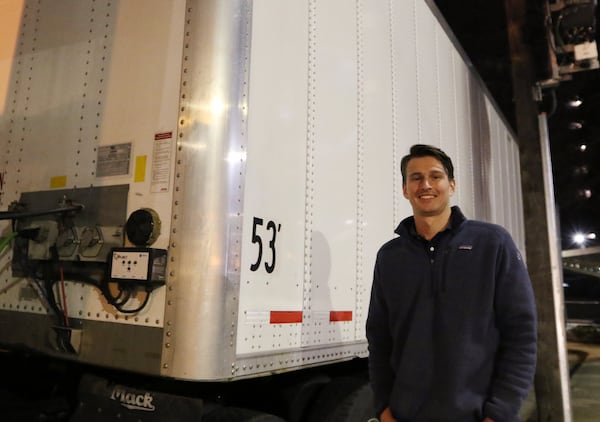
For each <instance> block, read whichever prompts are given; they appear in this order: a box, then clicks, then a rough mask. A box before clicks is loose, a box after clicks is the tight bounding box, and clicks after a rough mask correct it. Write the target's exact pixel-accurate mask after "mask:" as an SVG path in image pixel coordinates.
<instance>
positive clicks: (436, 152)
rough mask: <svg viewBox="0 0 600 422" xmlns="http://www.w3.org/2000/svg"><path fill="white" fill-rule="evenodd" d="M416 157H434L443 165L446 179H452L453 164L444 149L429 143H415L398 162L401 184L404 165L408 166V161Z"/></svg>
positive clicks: (403, 181) (404, 170)
mask: <svg viewBox="0 0 600 422" xmlns="http://www.w3.org/2000/svg"><path fill="white" fill-rule="evenodd" d="M417 157H433V158H436V159H437V160H439V162H440V163H442V165H443V166H444V170H446V174H447V175H448V179H450V180H454V166H453V165H452V160H451V159H450V157H448V155H446V153H445V152H444V151H442V150H441V149H439V148H437V147H434V146H431V145H423V144H416V145H413V146H412V147H410V153H409V154H408V155H405V156H404V157H402V161H401V162H400V171H401V172H402V184H405V183H406V166H408V162H409V161H410V160H412V159H413V158H417Z"/></svg>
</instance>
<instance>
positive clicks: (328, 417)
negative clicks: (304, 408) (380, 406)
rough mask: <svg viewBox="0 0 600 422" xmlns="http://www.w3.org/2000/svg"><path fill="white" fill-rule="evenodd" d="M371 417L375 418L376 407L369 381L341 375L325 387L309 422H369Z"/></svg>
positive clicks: (310, 415) (311, 412)
mask: <svg viewBox="0 0 600 422" xmlns="http://www.w3.org/2000/svg"><path fill="white" fill-rule="evenodd" d="M371 418H375V409H374V407H373V392H372V390H371V386H370V385H369V382H368V381H367V380H364V379H361V378H352V377H339V378H334V379H333V380H332V381H331V382H329V383H328V384H327V385H326V386H325V387H323V390H322V391H321V392H320V393H319V396H318V397H317V400H316V401H315V403H314V405H313V407H312V409H311V410H310V412H309V416H308V419H307V422H322V421H327V422H367V421H368V420H369V419H371Z"/></svg>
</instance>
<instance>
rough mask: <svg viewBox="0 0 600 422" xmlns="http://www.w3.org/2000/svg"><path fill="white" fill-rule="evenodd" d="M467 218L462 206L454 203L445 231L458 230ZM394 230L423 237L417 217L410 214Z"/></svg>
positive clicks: (404, 234)
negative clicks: (419, 232) (417, 226)
mask: <svg viewBox="0 0 600 422" xmlns="http://www.w3.org/2000/svg"><path fill="white" fill-rule="evenodd" d="M466 219H467V218H466V217H465V216H464V214H463V213H462V211H461V210H460V208H459V207H458V206H457V205H454V206H453V207H452V208H451V213H450V221H448V225H447V226H446V228H445V229H444V231H445V230H450V231H455V230H458V229H459V228H460V226H461V225H462V223H463V222H464V221H465V220H466ZM394 232H395V233H396V234H398V235H400V236H406V235H411V236H414V237H418V238H422V237H421V236H420V235H419V234H418V233H417V228H416V226H415V217H414V216H410V217H407V218H405V219H404V220H402V221H401V222H400V224H398V227H396V230H395V231H394ZM440 233H441V232H440ZM434 237H435V236H434Z"/></svg>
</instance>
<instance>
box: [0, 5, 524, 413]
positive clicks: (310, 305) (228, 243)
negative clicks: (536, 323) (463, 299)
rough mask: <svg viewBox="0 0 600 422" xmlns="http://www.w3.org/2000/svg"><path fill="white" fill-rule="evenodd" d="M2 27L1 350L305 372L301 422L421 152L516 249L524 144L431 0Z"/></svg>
mask: <svg viewBox="0 0 600 422" xmlns="http://www.w3.org/2000/svg"><path fill="white" fill-rule="evenodd" d="M0 28H1V36H0V151H2V153H1V159H0V177H1V179H0V182H1V183H0V208H1V209H2V210H3V211H2V213H1V214H0V215H1V219H2V220H1V221H0V224H1V226H0V230H1V237H2V241H1V242H0V247H1V248H2V250H1V252H0V344H1V345H2V347H3V348H5V349H10V350H13V349H14V350H17V349H19V350H21V349H26V350H31V351H36V352H41V353H42V354H44V355H48V356H51V357H56V358H61V359H65V360H68V361H76V362H81V363H84V364H90V365H91V366H92V367H99V368H113V369H115V370H119V371H124V372H126V373H131V374H137V375H151V376H159V377H160V379H166V380H178V381H193V382H194V385H200V384H202V385H206V386H207V387H206V388H207V389H208V390H210V388H217V387H216V386H215V385H218V386H224V385H227V384H235V385H243V383H236V382H234V381H237V380H240V379H254V378H257V379H261V380H262V381H263V382H264V380H266V379H268V378H275V377H278V376H280V375H276V374H279V373H289V372H292V371H293V373H292V375H290V374H287V376H288V380H289V379H292V380H293V381H291V383H292V384H294V383H295V384H296V385H303V386H306V385H310V386H313V387H314V388H304V389H303V390H302V392H301V393H300V392H298V393H297V394H295V397H296V399H297V398H298V397H300V396H301V397H302V398H303V399H302V400H303V403H301V404H298V401H299V400H298V399H297V400H296V402H297V403H296V408H295V410H294V415H290V414H287V415H280V416H282V417H284V418H287V419H289V420H309V419H310V417H309V416H306V415H309V414H311V412H313V411H315V410H314V407H315V406H316V407H319V406H325V405H324V404H323V403H324V402H326V401H327V400H324V399H323V400H318V398H319V394H324V392H325V391H326V390H327V385H328V384H327V383H328V382H336V379H337V378H336V377H335V376H334V375H333V374H332V373H330V372H328V371H329V369H330V368H333V367H335V365H336V364H339V363H340V362H346V361H355V362H357V363H358V364H357V365H356V367H358V368H360V367H361V365H362V366H364V361H365V360H366V357H367V345H366V340H365V327H364V326H365V319H366V315H367V309H368V304H369V294H370V285H371V275H372V267H373V263H374V258H375V253H376V251H377V249H378V247H379V246H380V245H381V244H382V243H383V242H385V241H387V240H388V239H390V238H391V237H392V236H393V229H394V228H395V226H396V224H397V223H398V222H399V221H400V219H401V218H403V217H404V216H406V215H408V214H410V213H411V210H410V207H409V205H408V202H407V201H406V200H405V199H404V198H403V197H402V189H401V176H400V167H399V162H400V158H401V157H402V156H403V155H404V154H406V153H407V151H408V148H409V146H410V145H412V144H414V143H427V144H433V145H437V146H440V147H442V148H443V149H444V150H445V151H446V152H448V153H449V155H450V156H451V157H453V159H454V161H455V166H456V177H457V186H458V189H457V193H456V195H455V196H454V201H455V203H456V204H458V205H460V206H461V208H462V210H463V211H464V213H465V214H466V215H467V216H469V217H471V218H476V219H483V220H488V221H493V222H496V223H499V224H502V225H504V226H505V227H506V228H507V229H508V230H509V231H510V232H511V233H512V235H513V237H514V238H515V240H516V242H517V244H518V245H519V246H520V247H521V249H524V227H523V216H522V205H521V193H520V192H521V189H520V170H519V153H518V147H517V145H516V142H515V138H514V136H513V134H512V132H511V131H510V129H509V127H508V126H507V124H506V123H505V121H504V120H503V118H502V116H501V115H500V114H499V112H498V110H497V108H496V107H495V105H494V102H493V100H492V99H491V97H490V96H489V95H488V94H487V92H486V90H485V88H484V86H483V84H482V83H481V81H480V79H479V78H478V77H477V75H476V74H475V73H474V72H473V70H472V68H471V65H470V63H469V62H468V60H467V59H466V57H465V55H464V54H463V53H462V50H461V49H460V47H459V46H458V45H457V43H456V42H455V39H454V38H453V36H452V34H451V33H450V32H449V31H448V28H447V26H446V25H445V24H444V22H443V21H442V19H441V17H440V15H439V13H438V11H437V9H436V8H435V6H434V5H433V2H432V1H424V0H407V1H389V0H355V1H348V0H253V1H251V0H187V1H185V0H122V1H118V0H59V1H56V0H4V1H2V2H0ZM315 367H317V368H320V370H319V371H318V373H319V374H320V375H319V376H322V375H323V374H326V377H325V378H319V380H320V381H318V382H315V379H316V378H315V376H308V375H306V371H305V370H306V369H307V368H315ZM358 372H360V371H359V370H357V372H356V373H355V372H352V371H350V370H348V372H347V373H345V374H344V375H346V376H348V377H354V378H355V379H357V378H356V377H358V375H359V374H358ZM312 373H314V372H311V374H312ZM300 379H303V380H304V381H302V382H300ZM307 379H308V380H309V381H306V380H307ZM329 380H331V381H329ZM215 381H219V382H218V383H213V382H215ZM338 383H339V382H338ZM343 384H344V385H346V387H347V388H349V387H348V385H352V386H353V387H352V388H354V390H353V391H354V392H356V391H360V392H364V394H363V393H361V394H360V395H359V398H357V397H356V396H355V397H354V399H353V400H354V401H355V402H361V401H362V402H366V401H368V396H369V394H368V388H365V384H366V380H365V379H363V380H362V381H361V382H357V383H355V384H353V383H352V382H344V383H343ZM354 386H355V387H354ZM133 387H135V385H134V386H133ZM209 387H210V388H209ZM332 388H333V387H332ZM118 391H122V390H118ZM118 391H117V393H114V392H113V394H112V396H113V397H112V399H114V400H116V401H119V400H120V402H122V403H125V404H127V403H126V402H127V400H125V397H129V399H130V401H133V402H135V401H136V399H135V397H137V401H138V402H139V403H138V405H140V406H141V405H142V404H143V403H146V404H147V397H146V399H144V396H143V395H141V396H134V395H130V396H127V393H123V392H121V393H118ZM298 391H300V389H298ZM265 394H267V393H266V392H265ZM269 394H274V393H273V392H270V393H269ZM209 396H210V394H207V395H206V396H205V397H200V398H203V399H205V401H206V402H207V403H208V402H209V400H208V399H207V397H209ZM313 399H314V400H313ZM144 400H146V402H144ZM336 400H337V399H336ZM336 400H333V401H334V402H336ZM329 401H330V402H331V401H332V400H329ZM340 401H341V400H340ZM304 402H306V403H304ZM311 403H312V404H311ZM335 404H336V403H333V404H332V403H329V404H327V406H334V407H335ZM129 405H130V406H129V407H132V406H131V403H129ZM311 406H312V407H313V408H311ZM134 407H135V406H134ZM138 407H139V406H138ZM141 407H144V406H141ZM146 407H147V408H146V409H142V410H140V411H144V412H146V414H147V412H148V411H149V409H148V406H146ZM207 408H210V407H207ZM138 410H139V409H138ZM130 411H132V412H134V411H136V410H135V409H134V410H130ZM352 412H355V410H353V411H352ZM352 412H349V413H352ZM205 413H206V412H205ZM367 413H368V412H367ZM355 414H356V412H355ZM298 415H305V416H302V417H300V416H298ZM355 417H356V416H355ZM315 418H316V416H315ZM331 420H333V419H331ZM340 420H351V419H340Z"/></svg>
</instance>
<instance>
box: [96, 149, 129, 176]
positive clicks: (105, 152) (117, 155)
mask: <svg viewBox="0 0 600 422" xmlns="http://www.w3.org/2000/svg"><path fill="white" fill-rule="evenodd" d="M130 161H131V142H129V143H125V144H116V145H106V146H102V147H99V148H98V158H97V160H96V177H106V176H124V175H127V174H129V163H130Z"/></svg>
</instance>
